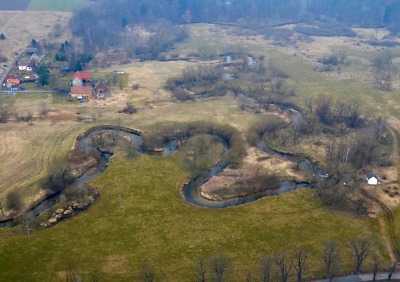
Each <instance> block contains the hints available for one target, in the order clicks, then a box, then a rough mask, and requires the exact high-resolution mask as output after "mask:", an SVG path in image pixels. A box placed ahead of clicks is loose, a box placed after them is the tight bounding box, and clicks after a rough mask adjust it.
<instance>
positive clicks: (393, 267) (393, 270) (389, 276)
mask: <svg viewBox="0 0 400 282" xmlns="http://www.w3.org/2000/svg"><path fill="white" fill-rule="evenodd" d="M396 266H397V261H395V262H394V263H393V264H392V266H391V267H390V269H389V274H388V280H390V279H392V276H393V273H394V272H395V271H396Z"/></svg>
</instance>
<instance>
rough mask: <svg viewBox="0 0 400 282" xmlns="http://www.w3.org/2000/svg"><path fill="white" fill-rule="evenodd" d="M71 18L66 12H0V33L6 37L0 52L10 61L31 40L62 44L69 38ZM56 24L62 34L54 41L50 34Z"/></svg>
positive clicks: (70, 14)
mask: <svg viewBox="0 0 400 282" xmlns="http://www.w3.org/2000/svg"><path fill="white" fill-rule="evenodd" d="M71 16H72V13H67V12H34V11H0V33H4V34H5V35H6V37H7V39H6V40H1V41H0V50H2V53H3V54H4V55H5V56H7V57H8V58H9V61H11V60H12V59H13V58H14V56H15V55H16V54H19V53H20V52H21V51H23V50H24V49H25V48H26V47H27V46H28V45H29V43H30V42H31V40H32V38H35V39H36V40H37V41H39V42H40V41H41V40H44V39H46V40H47V41H53V40H54V41H56V42H63V41H65V40H67V39H68V37H69V32H68V30H67V24H68V21H69V19H70V18H71ZM56 23H60V24H61V25H62V27H63V30H64V33H63V34H62V35H61V36H60V37H58V38H56V39H55V38H54V36H53V35H52V33H53V28H54V24H56ZM49 39H50V40H49Z"/></svg>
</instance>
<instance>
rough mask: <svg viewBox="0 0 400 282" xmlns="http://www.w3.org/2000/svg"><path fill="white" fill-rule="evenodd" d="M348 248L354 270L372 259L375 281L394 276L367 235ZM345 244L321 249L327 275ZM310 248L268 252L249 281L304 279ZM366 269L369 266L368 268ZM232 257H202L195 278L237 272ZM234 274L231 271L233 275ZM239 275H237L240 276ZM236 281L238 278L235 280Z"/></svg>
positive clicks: (147, 269) (202, 280) (145, 272)
mask: <svg viewBox="0 0 400 282" xmlns="http://www.w3.org/2000/svg"><path fill="white" fill-rule="evenodd" d="M348 250H349V251H350V252H351V253H352V259H353V271H354V273H356V274H359V273H360V272H361V270H363V268H364V265H365V263H366V262H369V265H370V266H369V267H368V271H369V272H370V273H372V274H373V281H375V279H376V277H377V274H378V272H379V271H382V270H387V271H388V276H387V279H388V280H390V279H391V278H392V275H393V273H394V272H395V270H396V263H394V264H392V265H389V266H387V267H385V266H383V264H382V262H381V260H380V258H379V256H378V255H376V254H374V253H373V252H372V250H371V242H370V241H369V240H366V239H360V238H352V239H351V240H350V242H349V243H348ZM342 251H343V248H341V247H340V246H339V244H338V243H337V242H335V241H327V242H324V243H323V247H322V250H321V252H320V261H321V264H322V265H323V268H324V273H325V277H326V278H328V279H329V280H330V281H332V280H333V279H334V278H335V277H336V276H337V275H339V274H343V272H342V271H340V267H341V261H342ZM309 260H310V252H309V251H308V250H307V249H305V248H299V249H298V250H296V251H295V252H293V253H290V252H279V253H277V254H276V255H274V256H264V257H262V258H261V259H260V260H259V263H258V269H257V271H256V272H255V273H254V272H252V271H250V270H249V271H246V273H245V274H244V280H241V281H245V282H251V281H261V282H270V281H282V282H287V281H298V282H303V281H305V280H306V278H307V274H309V273H308V271H309ZM364 270H366V269H365V268H364ZM232 272H233V270H232V261H231V259H230V258H229V257H228V256H227V255H225V254H219V255H216V256H213V257H211V258H210V259H208V260H206V259H204V258H202V257H200V258H198V260H197V267H196V269H195V270H194V273H193V278H192V281H198V282H206V281H217V282H222V281H226V279H227V278H228V277H229V276H231V275H233V274H232ZM229 274H230V275H229ZM67 275H68V276H70V277H69V278H70V279H71V280H68V281H76V279H77V278H78V277H79V278H80V279H82V277H81V276H80V275H78V274H76V273H74V272H73V271H72V270H71V271H69V272H68V273H67ZM236 277H237V276H236ZM91 278H92V281H98V277H97V275H96V274H92V275H91ZM159 278H160V277H159V276H158V274H157V272H156V270H155V269H154V268H153V267H151V266H149V265H145V266H142V268H141V269H140V271H139V273H138V276H137V278H136V280H137V281H143V282H152V281H158V280H159ZM235 281H236V280H235Z"/></svg>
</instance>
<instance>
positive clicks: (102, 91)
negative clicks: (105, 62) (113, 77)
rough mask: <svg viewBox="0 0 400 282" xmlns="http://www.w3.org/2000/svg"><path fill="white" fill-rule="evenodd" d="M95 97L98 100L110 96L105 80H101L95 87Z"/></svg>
mask: <svg viewBox="0 0 400 282" xmlns="http://www.w3.org/2000/svg"><path fill="white" fill-rule="evenodd" d="M94 95H95V98H97V99H103V98H106V97H108V96H109V92H108V88H107V85H106V82H105V81H104V80H99V81H97V82H96V84H95V85H94Z"/></svg>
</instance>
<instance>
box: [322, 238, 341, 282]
mask: <svg viewBox="0 0 400 282" xmlns="http://www.w3.org/2000/svg"><path fill="white" fill-rule="evenodd" d="M322 259H323V261H324V264H325V274H326V277H327V278H329V280H330V281H332V279H333V278H334V277H335V272H336V268H337V266H338V263H339V249H338V246H337V244H336V242H333V241H328V242H325V243H324V248H323V253H322Z"/></svg>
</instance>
